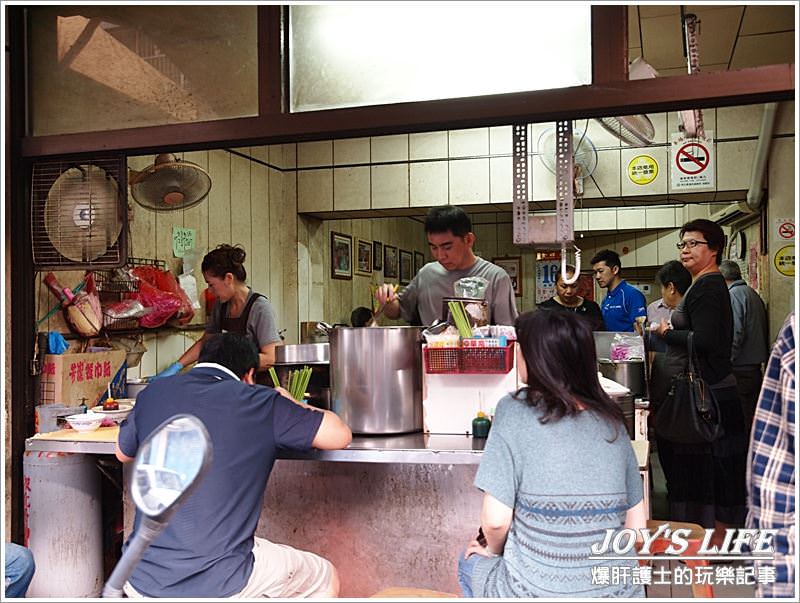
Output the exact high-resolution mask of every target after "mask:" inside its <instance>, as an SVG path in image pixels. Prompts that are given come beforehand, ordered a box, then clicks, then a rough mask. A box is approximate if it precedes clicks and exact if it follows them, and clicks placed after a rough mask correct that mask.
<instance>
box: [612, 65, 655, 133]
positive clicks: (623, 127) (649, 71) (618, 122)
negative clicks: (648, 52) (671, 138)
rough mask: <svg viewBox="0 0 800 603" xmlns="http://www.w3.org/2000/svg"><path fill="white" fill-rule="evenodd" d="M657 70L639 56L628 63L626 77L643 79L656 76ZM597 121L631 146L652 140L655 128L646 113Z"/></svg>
mask: <svg viewBox="0 0 800 603" xmlns="http://www.w3.org/2000/svg"><path fill="white" fill-rule="evenodd" d="M657 76H658V72H657V71H656V70H655V69H653V67H652V66H651V65H650V64H649V63H647V62H646V61H645V60H644V59H642V58H641V57H637V58H636V59H634V60H633V62H632V63H631V64H630V68H629V69H628V79H631V80H643V79H646V78H651V77H657ZM597 121H598V122H600V125H601V126H603V128H604V129H605V130H607V131H608V132H610V133H611V134H613V135H614V136H616V137H617V138H619V139H620V140H621V141H622V142H624V143H625V144H628V145H630V146H632V147H640V146H643V145H648V144H651V143H652V142H653V139H654V138H655V135H656V129H655V127H654V126H653V122H652V121H650V118H649V117H647V115H621V116H618V117H598V118H597Z"/></svg>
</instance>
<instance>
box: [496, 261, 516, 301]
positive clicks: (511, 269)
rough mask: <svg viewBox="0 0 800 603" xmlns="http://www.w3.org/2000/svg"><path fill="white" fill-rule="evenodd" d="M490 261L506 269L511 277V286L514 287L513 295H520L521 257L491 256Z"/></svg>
mask: <svg viewBox="0 0 800 603" xmlns="http://www.w3.org/2000/svg"><path fill="white" fill-rule="evenodd" d="M492 263H493V264H497V265H498V266H500V268H502V269H503V270H505V271H506V273H507V274H508V277H509V278H510V279H511V286H512V287H514V295H516V296H517V297H522V257H521V256H518V255H515V256H504V257H502V258H492Z"/></svg>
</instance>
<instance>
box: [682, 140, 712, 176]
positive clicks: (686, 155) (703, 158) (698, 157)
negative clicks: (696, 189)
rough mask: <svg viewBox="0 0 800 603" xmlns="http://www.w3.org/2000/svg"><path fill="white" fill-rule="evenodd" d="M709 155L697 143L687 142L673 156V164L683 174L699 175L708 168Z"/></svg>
mask: <svg viewBox="0 0 800 603" xmlns="http://www.w3.org/2000/svg"><path fill="white" fill-rule="evenodd" d="M710 159H711V155H710V154H709V152H708V149H707V148H705V147H704V146H703V145H701V144H700V143H699V142H687V143H686V144H685V145H683V146H682V147H681V148H680V149H678V153H677V155H676V156H675V162H676V165H677V167H678V169H679V170H680V171H682V172H683V173H684V174H700V173H702V172H703V170H705V169H706V168H707V167H708V162H709V160H710Z"/></svg>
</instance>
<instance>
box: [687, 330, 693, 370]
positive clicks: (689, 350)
mask: <svg viewBox="0 0 800 603" xmlns="http://www.w3.org/2000/svg"><path fill="white" fill-rule="evenodd" d="M693 339H694V331H689V336H688V337H687V338H686V351H687V353H688V354H689V374H692V375H693V374H694V341H693Z"/></svg>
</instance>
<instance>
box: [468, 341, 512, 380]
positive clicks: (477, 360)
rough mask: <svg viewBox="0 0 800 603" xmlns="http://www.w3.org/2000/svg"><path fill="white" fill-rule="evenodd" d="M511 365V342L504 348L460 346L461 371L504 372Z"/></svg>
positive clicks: (509, 368)
mask: <svg viewBox="0 0 800 603" xmlns="http://www.w3.org/2000/svg"><path fill="white" fill-rule="evenodd" d="M513 365H514V344H513V343H512V344H510V345H507V346H506V347H504V348H461V363H460V367H459V368H460V372H461V373H494V374H505V373H507V372H508V371H510V370H511V367H512V366H513Z"/></svg>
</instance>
